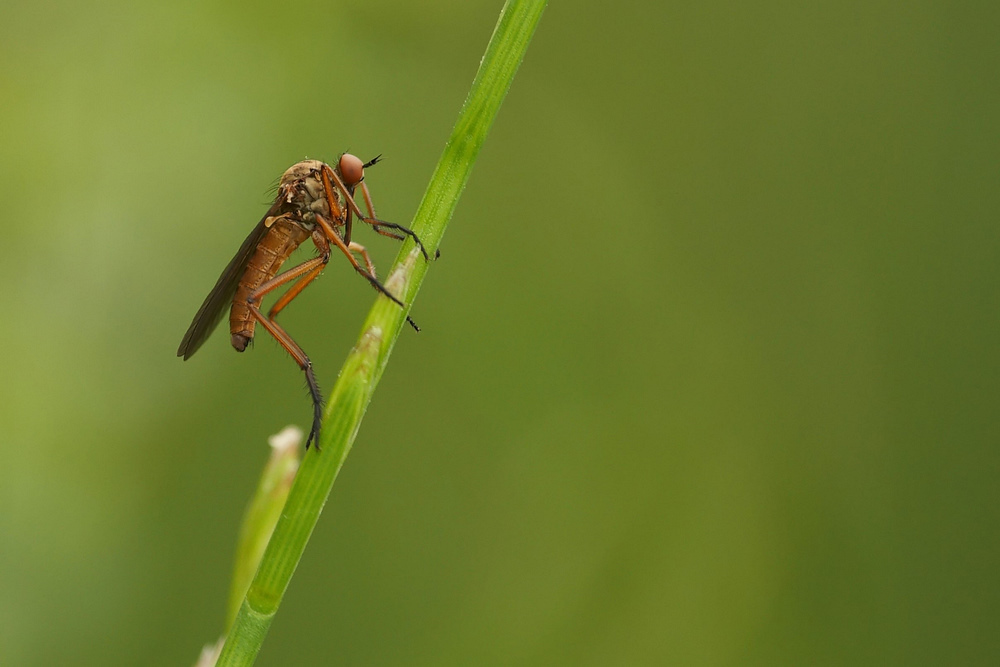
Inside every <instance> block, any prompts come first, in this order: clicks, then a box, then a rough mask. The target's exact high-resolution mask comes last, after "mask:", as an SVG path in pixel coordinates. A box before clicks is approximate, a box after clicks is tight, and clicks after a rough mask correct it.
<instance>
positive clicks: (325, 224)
mask: <svg viewBox="0 0 1000 667" xmlns="http://www.w3.org/2000/svg"><path fill="white" fill-rule="evenodd" d="M316 220H317V222H319V226H320V227H321V228H322V229H323V232H324V233H325V234H326V236H327V237H328V239H329V240H330V241H332V242H333V244H334V245H336V246H337V247H338V248H340V251H341V252H342V253H344V256H346V257H347V259H348V261H350V262H351V265H352V266H353V267H354V270H355V271H357V272H358V273H360V274H361V275H362V276H364V277H365V279H366V280H368V282H369V283H370V284H371V286H372V287H374V288H375V289H376V290H378V291H379V292H381V293H382V294H384V295H385V296H387V297H389V298H390V299H391V300H392V301H393V302H395V303H396V304H397V305H398V306H399V307H400V308H406V304H404V303H403V302H402V301H400V300H399V298H398V297H396V296H395V295H393V294H392V293H391V292H390V291H389V290H387V289H386V287H385V285H383V284H382V283H381V282H380V281H379V279H378V278H377V277H375V267H374V265H372V260H371V257H369V256H368V251H367V250H365V247H364V246H362V245H358V244H357V243H353V242H352V243H351V244H350V246H348V244H346V243H344V240H343V239H342V238H340V235H339V234H337V231H336V230H335V229H334V228H333V225H331V224H330V221H329V220H327V219H326V218H324V217H323V216H322V215H319V214H318V213H317V214H316ZM352 246H353V248H352ZM352 250H354V251H355V252H360V253H362V257H364V260H365V264H366V265H367V267H368V270H367V271H366V270H365V269H364V268H362V266H361V264H360V263H359V262H358V258H357V257H355V256H354V252H351V251H352ZM406 321H407V322H409V323H410V326H411V327H413V328H414V329H416V330H417V331H420V327H418V326H417V324H416V322H414V321H413V320H412V319H410V316H409V315H407V316H406Z"/></svg>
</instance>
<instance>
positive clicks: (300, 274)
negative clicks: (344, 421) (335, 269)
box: [247, 246, 330, 450]
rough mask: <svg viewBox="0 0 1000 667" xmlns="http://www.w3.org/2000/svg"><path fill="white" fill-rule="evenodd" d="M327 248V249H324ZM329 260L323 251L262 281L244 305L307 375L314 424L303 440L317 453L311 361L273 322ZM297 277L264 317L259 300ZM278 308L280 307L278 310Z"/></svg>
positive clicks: (317, 398) (317, 404)
mask: <svg viewBox="0 0 1000 667" xmlns="http://www.w3.org/2000/svg"><path fill="white" fill-rule="evenodd" d="M327 248H329V246H327ZM329 261H330V253H329V250H327V252H324V253H323V255H322V256H320V257H314V258H313V259H310V260H308V261H306V262H303V263H302V264H299V265H298V266H296V267H294V268H291V269H289V270H288V271H285V272H284V273H282V274H279V275H277V276H275V277H274V278H271V279H270V280H268V281H265V282H264V283H263V284H262V285H261V286H260V287H258V288H257V289H256V290H254V291H253V292H252V293H251V294H250V296H249V297H248V298H247V306H248V307H249V308H250V314H251V315H253V317H254V319H255V320H257V321H258V322H260V324H261V326H263V327H264V328H265V329H267V331H268V333H270V334H271V335H272V336H274V339H275V340H277V341H278V343H280V344H281V346H282V347H283V348H285V350H286V351H287V352H288V353H289V354H290V355H292V358H293V359H295V363H297V364H298V365H299V368H301V369H302V370H303V371H304V372H305V374H306V384H307V385H308V386H309V394H310V396H311V397H312V401H313V423H312V428H311V429H310V430H309V437H308V438H307V439H306V449H309V445H310V444H311V443H312V441H313V440H316V449H317V450H319V425H320V422H321V421H322V418H323V396H322V394H321V393H320V390H319V384H318V383H317V382H316V376H315V375H314V374H313V369H312V361H310V360H309V357H308V356H307V355H306V353H305V351H304V350H303V349H302V348H301V347H299V345H298V343H296V342H295V341H294V340H292V337H291V336H289V335H288V333H287V332H286V331H285V330H284V329H282V328H281V326H280V325H279V324H278V323H277V322H275V321H274V319H273V317H274V316H275V315H277V314H278V312H280V311H281V309H282V308H284V307H285V306H287V305H288V303H289V302H290V301H291V300H292V299H294V298H295V297H296V296H297V295H298V294H299V293H300V292H301V291H302V290H303V289H304V288H305V286H306V285H308V284H309V283H310V282H312V281H313V280H314V279H315V278H316V276H318V275H319V273H320V271H322V270H323V267H324V266H326V264H327V262H329ZM296 278H300V280H299V281H298V282H297V283H296V284H295V285H293V286H292V287H291V289H289V290H288V293H289V294H291V296H290V297H289V296H288V294H285V295H283V296H282V298H281V299H279V300H278V303H276V304H275V307H274V308H272V309H271V311H270V313H269V315H270V317H265V316H264V313H262V312H261V311H260V300H261V298H262V297H263V296H264V295H265V294H267V293H268V292H271V291H272V290H275V289H277V288H278V287H281V286H282V285H284V284H286V283H289V282H291V281H293V280H295V279H296ZM279 306H280V307H279Z"/></svg>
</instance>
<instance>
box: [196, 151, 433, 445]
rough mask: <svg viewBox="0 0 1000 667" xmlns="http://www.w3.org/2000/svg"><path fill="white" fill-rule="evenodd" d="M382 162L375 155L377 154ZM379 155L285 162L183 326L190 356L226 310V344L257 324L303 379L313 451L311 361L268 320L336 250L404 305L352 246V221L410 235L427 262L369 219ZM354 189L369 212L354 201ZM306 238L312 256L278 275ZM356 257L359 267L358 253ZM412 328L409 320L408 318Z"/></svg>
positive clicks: (316, 408) (248, 336)
mask: <svg viewBox="0 0 1000 667" xmlns="http://www.w3.org/2000/svg"><path fill="white" fill-rule="evenodd" d="M379 157H381V156H379ZM379 157H376V158H375V159H373V160H370V161H368V162H365V163H362V162H361V160H360V159H359V158H357V157H355V156H354V155H351V154H350V153H344V154H343V155H341V156H340V158H339V159H338V160H337V166H336V167H331V166H330V165H328V164H326V163H323V162H320V161H319V160H303V161H302V162H299V163H297V164H294V165H292V166H291V167H290V168H289V169H288V170H287V171H286V172H285V173H284V174H283V175H282V177H281V182H280V183H279V185H278V195H277V197H276V198H275V200H274V203H273V204H271V208H269V209H268V211H267V213H265V214H264V217H263V218H262V219H261V221H260V222H259V223H257V226H256V227H255V228H254V230H253V231H252V232H250V236H248V237H247V238H246V240H245V241H244V242H243V245H242V246H240V249H239V251H237V253H236V256H235V257H233V259H232V261H230V262H229V265H228V266H227V267H226V269H225V271H223V272H222V275H221V276H220V277H219V280H218V281H217V282H216V283H215V287H213V288H212V291H211V292H209V294H208V297H206V299H205V302H204V303H203V304H201V308H199V309H198V312H197V313H196V314H195V316H194V320H193V321H192V322H191V326H190V327H188V330H187V333H185V334H184V339H183V340H182V341H181V345H180V347H179V348H178V349H177V356H178V357H184V359H185V360H187V359H189V358H190V357H191V355H193V354H194V353H195V352H197V351H198V348H199V347H201V345H202V343H204V342H205V341H206V340H207V339H208V337H209V336H210V335H211V333H212V331H214V330H215V328H216V327H217V326H218V324H219V322H220V321H221V320H222V315H223V313H224V311H225V308H226V306H227V305H228V306H229V334H230V342H231V343H232V346H233V347H234V348H236V351H237V352H242V351H243V350H245V349H246V348H247V345H249V344H250V341H252V340H253V336H254V327H255V326H256V325H257V324H258V323H259V324H260V325H261V326H262V327H264V328H265V329H266V330H267V332H268V333H269V334H271V335H272V336H274V338H275V339H276V340H277V341H278V343H280V344H281V346H282V347H283V348H285V350H287V351H288V353H289V354H290V355H292V358H293V359H295V362H296V363H297V364H298V365H299V368H301V369H302V370H303V371H304V372H305V375H306V384H307V385H308V386H309V394H310V396H311V397H312V403H313V423H312V429H311V430H310V431H309V437H308V439H306V449H309V445H310V443H312V442H313V440H316V448H317V449H319V440H318V438H319V425H320V421H321V418H322V415H323V397H322V394H320V390H319V385H318V384H317V383H316V377H315V375H314V374H313V368H312V362H311V361H310V360H309V357H308V356H307V355H306V353H305V352H304V351H303V350H302V348H301V347H299V345H298V343H296V342H295V341H294V340H292V337H291V336H289V335H288V333H287V332H286V331H285V330H284V329H283V328H282V327H281V326H280V325H279V324H278V323H277V322H276V321H275V318H276V317H277V316H278V313H280V312H281V311H282V310H283V309H284V308H285V306H287V305H288V304H289V303H291V301H292V299H294V298H295V297H296V296H298V295H299V293H300V292H302V290H303V289H305V288H306V286H307V285H308V284H309V283H311V282H312V281H313V280H315V279H316V278H317V277H318V276H319V274H320V273H321V272H322V271H323V268H324V267H325V266H326V265H327V263H328V262H329V261H330V255H331V253H332V249H333V248H336V249H337V250H340V252H342V253H343V254H344V256H345V257H347V259H348V261H350V263H351V265H352V266H353V267H354V270H355V271H357V272H358V273H360V274H361V275H362V276H364V278H365V279H366V280H367V281H368V282H369V283H370V284H371V286H372V287H374V288H375V289H376V290H378V291H379V292H381V293H382V294H384V295H385V296H387V297H388V298H390V299H392V300H393V301H394V302H396V303H397V304H399V306H400V307H405V306H404V304H403V302H402V301H400V300H399V299H398V298H396V297H395V296H393V295H392V294H390V293H389V291H388V290H387V289H386V288H385V285H383V284H382V283H381V281H379V279H378V277H377V276H376V274H375V266H374V265H373V264H372V260H371V257H370V256H369V255H368V251H367V250H366V249H365V247H364V246H362V245H360V244H358V243H355V242H353V241H351V227H352V223H353V219H354V216H357V218H358V220H361V221H362V222H364V223H366V224H369V225H371V226H372V228H373V229H374V230H375V231H376V232H378V233H379V234H382V235H383V236H389V237H392V238H394V239H397V240H400V241H402V240H404V239H405V238H406V237H407V236H409V237H411V238H412V239H413V240H414V242H415V243H416V244H417V246H418V247H419V248H420V251H421V252H422V253H423V255H424V259H427V251H426V250H425V249H424V245H423V243H421V242H420V239H419V238H417V235H416V234H414V233H413V231H412V230H410V229H407V228H406V227H403V226H402V225H397V224H395V223H392V222H386V221H384V220H379V219H378V218H377V217H376V216H375V207H374V206H373V204H372V198H371V194H370V193H369V191H368V186H367V185H365V183H364V178H365V169H367V168H368V167H370V166H372V165H373V164H375V163H376V162H378V160H379ZM358 189H360V191H361V195H362V198H363V202H364V205H365V208H366V209H367V211H368V215H367V216H365V215H363V214H362V213H361V209H360V208H359V207H358V204H357V203H356V202H355V200H354V193H355V191H356V190H358ZM307 239H311V240H312V242H313V245H315V246H316V249H317V251H318V252H319V255H318V256H317V257H314V258H312V259H310V260H307V261H305V262H302V263H301V264H299V265H298V266H295V267H293V268H291V269H288V270H287V271H285V272H283V273H280V274H279V273H278V271H279V270H280V269H281V265H282V264H283V263H284V262H285V260H286V259H288V257H289V255H291V254H292V252H293V251H294V250H295V249H296V248H298V247H299V245H300V244H302V243H304V242H305V241H306V240H307ZM358 255H359V256H360V257H361V260H362V261H363V262H364V264H363V265H362V263H361V262H360V261H359V260H358V257H357V256H358ZM292 281H295V283H294V284H293V285H292V286H291V287H290V288H289V289H288V291H287V292H285V293H284V294H283V295H282V296H281V297H280V298H279V299H278V300H277V301H276V302H275V304H274V305H273V306H271V310H269V311H268V313H267V315H264V313H263V312H262V311H261V310H260V303H261V299H263V298H264V296H265V295H266V294H268V293H269V292H271V291H273V290H275V289H277V288H279V287H281V286H282V285H285V284H287V283H290V282H292ZM406 320H407V322H409V323H410V324H411V325H412V326H413V328H414V329H417V330H418V331H419V329H418V328H417V326H416V324H414V322H413V320H411V319H410V318H409V316H407V318H406Z"/></svg>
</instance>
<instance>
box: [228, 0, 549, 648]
mask: <svg viewBox="0 0 1000 667" xmlns="http://www.w3.org/2000/svg"><path fill="white" fill-rule="evenodd" d="M545 5H546V0H508V2H507V3H506V4H505V6H504V8H503V11H502V12H501V14H500V20H499V21H498V23H497V26H496V29H495V30H494V32H493V36H492V38H491V39H490V42H489V45H488V46H487V48H486V54H485V56H484V57H483V60H482V63H481V64H480V66H479V72H478V73H477V74H476V78H475V80H474V81H473V84H472V89H471V90H470V92H469V96H468V98H467V99H466V101H465V104H464V105H463V106H462V110H461V112H460V113H459V117H458V121H457V122H456V123H455V128H454V129H453V130H452V134H451V137H450V138H449V140H448V143H447V144H446V145H445V148H444V152H443V154H442V155H441V159H440V160H439V161H438V165H437V167H436V169H435V170H434V174H433V176H432V177H431V181H430V184H429V185H428V187H427V191H426V193H425V194H424V198H423V200H422V201H421V202H420V206H419V208H418V209H417V213H416V216H415V217H414V221H413V224H412V229H413V230H414V231H415V232H416V233H417V234H418V235H419V236H420V238H421V239H422V240H423V242H424V244H425V246H426V248H427V251H428V252H429V253H431V255H432V256H433V253H434V252H435V250H436V249H437V247H438V245H439V243H440V242H441V237H442V236H443V235H444V230H445V227H447V225H448V221H449V220H450V219H451V215H452V213H453V211H454V210H455V206H456V205H457V203H458V197H459V195H460V194H461V192H462V189H463V188H464V187H465V184H466V182H467V181H468V179H469V174H470V173H471V171H472V166H473V163H474V162H475V160H476V156H478V154H479V151H480V149H481V148H482V145H483V142H484V141H485V139H486V135H487V134H488V132H489V129H490V127H491V126H492V124H493V120H494V118H496V114H497V111H498V110H499V108H500V104H501V103H502V102H503V99H504V97H505V96H506V94H507V90H508V89H509V88H510V84H511V81H512V80H513V78H514V74H515V73H516V72H517V68H518V65H520V63H521V60H522V58H523V57H524V53H525V51H526V50H527V48H528V43H529V41H530V40H531V36H532V34H533V33H534V30H535V27H536V26H537V25H538V21H539V20H540V19H541V16H542V11H543V10H544V9H545ZM428 267H429V264H428V263H427V262H425V261H424V260H423V258H421V257H420V255H419V253H418V252H417V251H416V249H415V248H414V247H413V243H412V241H408V242H407V243H406V244H404V246H403V248H402V249H401V250H400V254H399V257H398V258H397V259H396V264H395V266H394V268H393V270H392V272H391V273H390V275H389V278H388V279H387V280H386V287H387V288H388V289H389V290H390V291H391V292H392V293H393V294H396V295H398V296H400V297H401V298H402V300H403V301H405V302H406V303H408V304H409V303H412V301H413V298H414V297H415V296H416V294H417V292H418V291H419V289H420V284H421V282H422V281H423V278H424V275H425V274H426V272H427V269H428ZM405 315H406V312H404V311H403V310H402V309H401V308H399V307H398V306H397V305H396V304H394V303H392V302H391V301H390V300H388V299H386V298H385V297H381V296H380V297H378V298H377V299H376V302H375V305H374V306H373V307H372V309H371V311H370V312H369V314H368V317H367V319H366V320H365V324H364V326H363V327H362V333H361V337H360V339H359V341H358V343H357V345H356V346H355V347H354V349H353V350H352V351H351V353H350V354H349V355H348V357H347V360H346V361H345V363H344V366H343V368H342V369H341V372H340V375H339V377H338V378H337V382H336V384H335V385H334V388H333V391H332V392H331V395H330V398H329V401H328V402H327V408H326V414H325V416H324V420H323V430H322V436H321V440H320V444H321V446H322V448H323V451H322V453H320V454H317V453H316V452H315V451H313V452H310V453H308V454H307V455H306V456H305V457H304V459H303V461H302V464H301V467H300V468H299V473H298V475H297V476H296V479H295V483H294V485H293V486H292V490H291V492H290V493H289V496H288V501H287V503H286V504H285V511H284V512H283V514H282V517H281V519H280V520H279V521H278V524H277V526H276V527H275V529H274V534H273V535H272V537H271V540H270V542H269V543H268V546H267V550H266V551H265V552H264V557H263V559H262V560H261V564H260V567H259V569H258V570H257V574H256V576H255V577H254V579H253V582H252V583H251V584H250V588H249V589H248V591H247V594H246V597H245V598H244V600H243V603H242V605H241V606H240V609H239V612H238V613H237V615H236V619H235V621H234V622H233V625H232V627H231V628H230V631H229V634H228V636H227V638H226V644H225V647H224V648H223V651H222V655H221V656H220V657H219V662H218V665H226V666H234V665H251V664H253V662H254V660H255V659H256V656H257V653H258V651H259V650H260V647H261V644H262V643H263V641H264V637H265V636H266V635H267V630H268V628H269V627H270V625H271V621H272V620H273V619H274V615H275V614H276V613H277V610H278V606H279V605H280V603H281V599H282V597H283V596H284V594H285V590H286V589H287V587H288V582H289V581H290V580H291V578H292V574H293V573H294V572H295V567H296V566H297V565H298V562H299V559H300V558H301V556H302V553H303V551H304V550H305V547H306V543H307V542H308V541H309V536H310V535H311V534H312V531H313V528H314V527H315V525H316V521H317V520H318V519H319V515H320V512H321V511H322V509H323V505H324V503H325V502H326V499H327V497H328V496H329V494H330V490H331V488H332V487H333V482H334V480H335V479H336V476H337V473H338V472H339V470H340V467H341V466H342V465H343V463H344V459H345V458H346V457H347V454H348V452H349V451H350V449H351V445H352V444H353V443H354V437H355V436H356V435H357V432H358V428H359V427H360V425H361V420H362V418H363V417H364V413H365V410H366V409H367V407H368V403H369V401H370V400H371V396H372V392H373V391H374V389H375V386H376V385H377V384H378V381H379V378H380V377H381V376H382V372H383V370H384V369H385V365H386V363H387V362H388V359H389V355H390V353H391V352H392V348H393V345H394V344H395V341H396V338H397V336H398V335H399V332H400V329H401V328H402V326H403V323H404V321H405Z"/></svg>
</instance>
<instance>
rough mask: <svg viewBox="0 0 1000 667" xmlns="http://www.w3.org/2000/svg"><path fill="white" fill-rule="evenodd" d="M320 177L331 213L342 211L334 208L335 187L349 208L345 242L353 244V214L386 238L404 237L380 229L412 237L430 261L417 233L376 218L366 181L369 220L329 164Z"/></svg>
mask: <svg viewBox="0 0 1000 667" xmlns="http://www.w3.org/2000/svg"><path fill="white" fill-rule="evenodd" d="M320 176H321V178H322V181H323V188H324V190H326V200H327V203H328V204H330V211H331V212H333V211H334V208H336V210H338V211H339V210H340V207H339V206H336V207H334V202H335V200H336V197H334V196H333V186H334V185H335V186H336V187H337V190H339V191H340V193H341V194H342V195H343V196H344V203H345V204H346V206H347V216H346V217H345V220H346V221H347V229H346V232H345V233H344V241H345V242H347V243H350V242H351V213H353V214H354V215H356V216H358V219H359V220H361V221H362V222H365V223H367V224H369V225H371V226H372V227H374V228H375V231H377V232H378V233H379V234H383V235H384V236H390V237H392V238H397V239H400V240H402V237H400V236H398V235H396V234H385V233H384V232H382V231H381V229H380V227H388V228H389V229H395V230H396V231H399V232H402V233H403V234H405V235H406V236H409V237H411V238H412V239H413V242H414V243H416V244H417V246H418V247H419V248H420V252H421V253H423V255H424V259H429V258H428V256H427V250H426V249H424V244H423V243H421V241H420V238H419V237H418V236H417V235H416V233H415V232H414V231H413V230H411V229H408V228H406V227H404V226H403V225H397V224H396V223H394V222H386V221H385V220H379V219H377V218H376V217H375V207H374V206H373V205H372V198H371V194H370V193H369V192H368V186H367V185H365V184H364V181H362V182H361V184H360V187H361V194H362V195H363V196H364V201H365V206H366V207H367V208H368V213H369V216H368V217H367V218H366V217H365V216H364V214H363V213H362V212H361V209H360V208H358V204H357V202H355V201H354V196H353V194H352V192H351V191H350V190H349V189H348V188H347V186H346V185H344V182H343V181H342V180H340V176H337V172H335V171H334V170H333V169H332V168H331V167H330V165H328V164H324V165H323V169H322V170H321V172H320ZM338 217H339V216H338Z"/></svg>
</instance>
